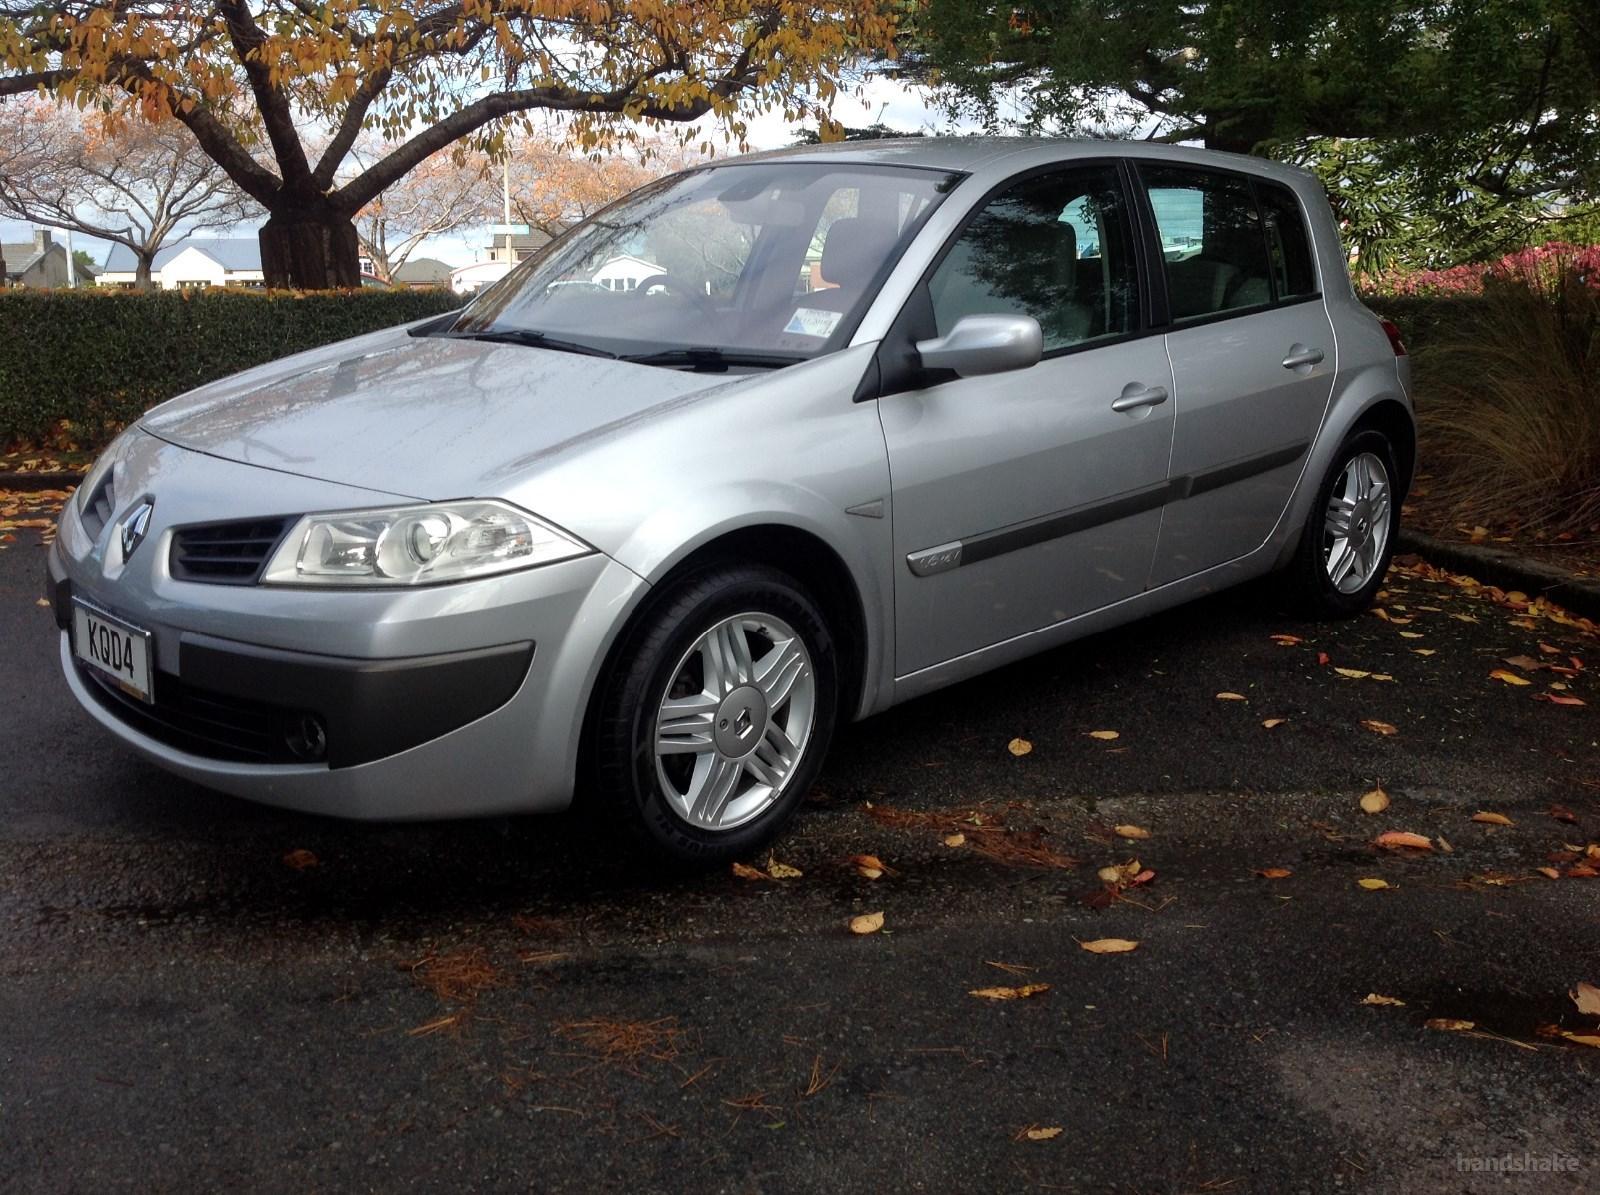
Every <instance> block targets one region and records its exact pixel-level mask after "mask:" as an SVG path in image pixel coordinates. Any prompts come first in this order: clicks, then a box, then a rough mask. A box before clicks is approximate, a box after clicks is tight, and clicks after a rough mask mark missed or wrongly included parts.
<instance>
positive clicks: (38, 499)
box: [0, 490, 72, 552]
mask: <svg viewBox="0 0 1600 1195" xmlns="http://www.w3.org/2000/svg"><path fill="white" fill-rule="evenodd" d="M70 497H72V491H71V490H0V552H3V551H5V549H7V548H9V547H11V546H12V545H14V544H16V543H17V542H18V539H17V532H19V531H37V532H39V534H40V536H41V537H42V538H43V540H44V542H45V543H47V544H48V543H49V542H50V541H51V540H53V539H54V538H55V534H56V517H57V516H58V515H59V514H60V513H61V507H62V506H63V504H65V502H66V500H67V499H68V498H70Z"/></svg>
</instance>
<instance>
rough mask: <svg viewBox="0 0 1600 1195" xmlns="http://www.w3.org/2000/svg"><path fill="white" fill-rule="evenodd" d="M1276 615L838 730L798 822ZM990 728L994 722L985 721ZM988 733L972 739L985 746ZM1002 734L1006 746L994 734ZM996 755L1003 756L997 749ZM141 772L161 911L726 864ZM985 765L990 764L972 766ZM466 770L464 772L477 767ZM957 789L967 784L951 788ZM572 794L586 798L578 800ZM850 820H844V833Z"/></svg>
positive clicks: (1076, 660) (289, 904)
mask: <svg viewBox="0 0 1600 1195" xmlns="http://www.w3.org/2000/svg"><path fill="white" fill-rule="evenodd" d="M1250 623H1260V625H1261V626H1262V627H1263V628H1266V627H1267V626H1268V625H1269V623H1270V624H1271V625H1272V626H1273V627H1274V628H1278V627H1281V626H1282V625H1283V620H1282V618H1281V617H1280V616H1279V613H1278V611H1277V607H1276V606H1275V603H1274V593H1273V591H1272V590H1271V589H1270V588H1269V587H1266V586H1259V585H1258V586H1247V587H1245V588H1244V589H1241V590H1235V591H1232V592H1230V593H1229V594H1227V595H1219V596H1217V597H1213V598H1209V599H1206V600H1204V601H1202V602H1199V603H1196V604H1192V605H1189V606H1186V607H1182V608H1180V609H1178V610H1174V611H1171V612H1168V613H1165V614H1162V615H1159V616H1156V617H1154V618H1151V619H1147V620H1145V621H1142V622H1139V623H1135V624H1132V625H1130V626H1127V627H1123V628H1119V629H1116V630H1112V631H1108V632H1104V633H1102V634H1099V635H1096V636H1093V637H1091V638H1088V639H1085V640H1082V641H1080V642H1077V643H1074V644H1069V645H1067V646H1065V647H1061V648H1058V649H1055V650H1052V651H1049V652H1046V653H1044V654H1042V655H1039V656H1035V657H1032V658H1030V659H1028V660H1025V661H1021V662H1019V663H1016V664H1012V665H1008V666H1006V667H1004V668H1002V669H1000V670H998V671H996V672H994V673H990V674H987V675H985V676H983V677H979V678H976V679H974V680H971V681H967V682H964V683H962V684H959V685H956V686H953V687H951V688H949V689H946V690H943V691H941V692H939V693H936V694H932V695H929V696H927V697H924V698H919V699H917V700H915V701H913V702H909V703H907V704H906V705H904V706H901V707H898V708H896V709H895V710H892V711H889V712H888V713H886V714H883V715H879V716H878V717H875V718H872V719H868V720H867V721H865V722H862V723H857V724H854V725H850V726H846V727H842V728H841V729H840V731H839V734H838V736H837V738H836V740H835V744H834V750H833V753H832V757H831V758H830V762H829V764H828V766H827V768H826V769H825V770H824V773H823V776H822V777H821V779H820V781H819V783H818V784H817V786H816V790H815V794H814V798H813V799H812V800H811V801H810V802H808V805H807V808H806V809H805V810H803V811H802V813H801V815H800V819H799V824H798V826H797V827H796V829H797V830H799V831H802V832H812V833H816V832H826V828H827V825H828V823H829V822H830V821H833V820H835V819H838V818H841V817H844V816H847V815H851V814H854V813H855V812H856V811H858V810H859V809H860V801H861V800H862V799H870V798H871V796H872V795H873V794H874V793H881V792H883V791H884V784H885V781H884V777H885V776H888V777H891V778H893V777H899V778H900V779H899V780H898V781H896V780H892V779H891V780H890V781H889V783H890V784H891V785H893V786H894V787H895V791H896V794H897V797H898V798H899V799H907V800H913V801H914V800H916V799H917V798H918V797H919V795H925V797H926V799H927V800H928V801H929V802H930V803H932V804H938V803H940V801H941V800H942V798H943V795H944V793H943V790H942V788H941V785H940V783H939V778H938V777H936V776H934V775H932V774H931V773H929V772H926V771H922V770H921V769H922V767H923V765H924V763H925V761H926V760H927V758H928V756H929V754H930V753H931V752H934V751H935V750H937V749H940V748H941V747H944V746H947V745H948V743H947V739H948V735H949V728H950V727H951V726H958V727H961V726H968V727H970V726H972V725H973V724H974V723H977V722H981V723H982V724H983V725H985V726H996V727H1003V726H1008V725H1013V724H1015V725H1022V724H1024V723H1025V722H1027V721H1028V720H1029V719H1032V718H1035V717H1036V716H1037V715H1038V711H1039V710H1040V709H1041V708H1042V707H1043V708H1049V707H1052V706H1054V705H1059V704H1063V703H1066V704H1071V703H1073V702H1074V701H1076V700H1077V699H1079V698H1081V697H1083V696H1085V695H1086V694H1088V693H1089V692H1090V691H1091V690H1092V689H1094V688H1095V687H1096V686H1105V685H1112V686H1116V685H1126V686H1128V687H1129V688H1130V689H1131V691H1134V692H1137V681H1138V680H1139V678H1140V677H1141V676H1142V675H1143V670H1144V669H1145V668H1146V666H1147V663H1148V661H1149V659H1151V658H1152V657H1162V656H1166V655H1168V654H1169V653H1171V654H1174V655H1176V653H1178V652H1179V651H1180V650H1188V649H1192V648H1193V646H1194V644H1195V640H1196V638H1197V637H1199V636H1202V635H1203V636H1207V637H1220V638H1226V637H1227V635H1228V634H1230V633H1231V632H1235V631H1237V629H1238V628H1239V627H1240V626H1242V625H1247V624H1250ZM995 733H998V732H995ZM995 733H982V736H981V737H983V738H984V740H985V743H986V744H987V747H993V746H994V744H993V743H990V742H989V740H991V739H994V738H995ZM999 742H1000V743H1001V744H1002V745H1003V743H1004V739H1003V738H1002V739H1000V740H999ZM1004 758H1005V756H1004V754H1003V751H1002V753H1001V755H999V756H997V757H996V762H997V763H999V762H1001V761H1002V760H1003V759H1004ZM130 766H131V767H132V768H134V769H136V770H135V771H134V772H133V773H132V774H131V775H130V783H129V785H128V786H127V788H126V789H125V790H124V791H123V792H122V793H120V794H118V795H117V797H115V798H114V799H115V800H116V801H117V803H118V805H119V806H120V807H121V808H120V810H119V814H120V815H121V816H122V818H123V819H124V824H127V821H128V820H132V821H134V822H135V824H137V823H138V822H140V821H144V819H141V818H140V816H139V810H138V804H139V803H140V802H141V801H149V802H150V815H149V819H148V820H147V821H145V822H144V826H143V827H140V829H141V830H142V832H141V833H140V835H139V836H140V837H142V838H144V837H154V838H156V839H157V840H158V842H159V843H160V846H161V849H164V850H167V851H170V852H172V853H173V854H174V856H175V858H174V868H175V871H174V875H185V876H193V877H196V879H194V880H193V881H190V882H187V883H183V884H179V885H177V887H178V888H179V889H188V891H184V892H182V893H181V894H175V893H174V892H172V891H163V893H162V895H161V896H160V897H158V898H155V899H152V901H151V902H149V903H148V904H143V905H141V904H138V903H137V902H133V903H129V904H128V905H127V906H126V907H125V908H121V909H120V910H119V913H118V915H122V916H128V917H134V918H138V919H139V920H141V921H143V922H144V923H147V924H151V923H160V922H161V921H163V920H166V919H170V918H175V917H180V916H182V917H187V916H192V915H195V914H197V913H200V912H204V911H206V910H207V909H209V910H210V911H211V912H213V913H221V914H224V915H227V916H230V917H234V918H242V919H244V920H247V921H248V920H250V919H251V918H252V916H259V917H262V918H267V919H271V920H276V921H281V920H285V919H287V920H293V921H299V922H306V921H324V920H330V921H340V922H351V921H356V922H359V921H363V920H368V921H373V920H379V919H381V920H383V921H385V922H392V921H393V919H395V918H397V917H403V918H405V919H407V920H408V921H409V922H412V923H414V924H417V925H421V926H426V925H428V924H429V923H435V922H437V921H438V920H440V919H449V918H467V919H471V920H477V919H479V918H494V917H497V916H501V915H506V914H514V913H517V912H520V911H525V910H527V909H529V908H530V907H534V906H537V907H539V908H541V909H551V908H557V907H558V908H559V911H561V912H563V913H565V914H571V915H577V913H578V911H579V910H581V909H583V908H586V907H587V908H594V907H597V906H599V905H602V904H606V903H612V902H614V903H621V904H625V903H627V902H629V901H636V900H638V899H639V898H641V897H648V896H651V895H655V896H661V895H668V894H677V895H679V896H682V895H686V894H694V893H712V892H715V891H718V890H720V889H721V888H723V887H725V886H726V885H727V883H728V882H729V880H728V874H727V872H726V870H725V869H722V868H718V869H716V870H715V871H713V872H711V873H701V874H697V873H695V872H693V871H683V870H670V869H665V868H662V867H660V866H657V865H653V864H652V863H650V862H649V861H648V860H646V859H643V858H642V857H641V856H640V855H638V854H637V853H636V852H634V851H633V850H631V849H630V848H629V846H628V844H627V841H626V839H625V836H624V834H623V833H622V831H621V830H620V828H617V829H615V830H614V829H613V828H612V827H610V826H608V824H607V820H606V817H605V815H603V814H601V813H598V812H594V811H590V810H588V809H585V810H583V811H573V812H568V813H564V814H556V815H543V816H527V817H514V818H497V819H486V820H477V821H454V822H412V823H394V824H386V823H367V822H352V821H346V820H341V819H338V818H335V817H323V816H318V815H312V814H303V813H297V812H292V811H285V810H277V809H271V808H268V807H263V806H257V805H252V804H250V803H248V802H244V801H241V800H238V799H235V798H231V797H227V796H223V795H221V794H217V793H213V792H211V791H209V790H207V789H205V788H202V787H200V786H198V785H194V784H191V783H189V782H187V781H184V780H181V779H179V778H177V777H173V776H170V775H168V774H167V773H165V772H162V771H160V770H159V769H157V768H155V767H154V766H153V765H150V764H147V763H144V762H143V761H138V760H133V759H131V757H130ZM978 766H979V767H981V768H982V767H989V766H990V765H988V764H987V763H980V764H979V765H978ZM462 782H463V783H464V784H470V783H471V778H470V775H467V776H464V777H463V780H462ZM954 795H955V796H956V797H957V799H960V797H961V796H962V795H966V796H970V794H954ZM581 800H582V798H581V795H580V801H581ZM846 832H847V831H846V830H845V829H844V828H843V827H841V828H840V829H839V833H846Z"/></svg>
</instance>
